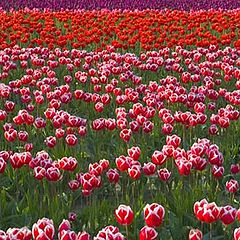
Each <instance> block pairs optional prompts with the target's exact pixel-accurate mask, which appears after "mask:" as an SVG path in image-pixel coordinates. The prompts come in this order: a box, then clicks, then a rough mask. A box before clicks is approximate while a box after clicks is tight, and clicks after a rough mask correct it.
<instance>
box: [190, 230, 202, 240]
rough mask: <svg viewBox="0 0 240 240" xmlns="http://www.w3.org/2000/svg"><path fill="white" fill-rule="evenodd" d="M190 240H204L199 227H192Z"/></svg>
mask: <svg viewBox="0 0 240 240" xmlns="http://www.w3.org/2000/svg"><path fill="white" fill-rule="evenodd" d="M188 239H189V240H202V239H203V234H202V232H201V231H200V230H199V229H191V230H190V232H189V235H188Z"/></svg>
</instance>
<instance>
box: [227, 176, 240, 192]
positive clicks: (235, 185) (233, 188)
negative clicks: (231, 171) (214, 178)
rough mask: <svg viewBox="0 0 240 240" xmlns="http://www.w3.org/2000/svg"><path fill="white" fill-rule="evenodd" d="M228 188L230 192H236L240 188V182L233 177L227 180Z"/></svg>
mask: <svg viewBox="0 0 240 240" xmlns="http://www.w3.org/2000/svg"><path fill="white" fill-rule="evenodd" d="M226 189H227V191H228V192H231V193H236V192H237V191H238V189H239V183H238V181H237V180H234V179H231V180H230V181H227V182H226Z"/></svg>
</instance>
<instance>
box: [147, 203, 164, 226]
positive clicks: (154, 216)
mask: <svg viewBox="0 0 240 240" xmlns="http://www.w3.org/2000/svg"><path fill="white" fill-rule="evenodd" d="M164 215H165V210H164V208H163V206H162V205H160V204H157V203H152V204H147V205H146V206H145V207H144V219H145V222H146V224H147V226H148V227H154V228H156V227H159V226H160V225H161V224H162V222H163V218H164Z"/></svg>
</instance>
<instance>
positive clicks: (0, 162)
mask: <svg viewBox="0 0 240 240" xmlns="http://www.w3.org/2000/svg"><path fill="white" fill-rule="evenodd" d="M6 167H7V163H6V161H5V160H4V159H3V158H2V157H0V173H3V172H4V171H5V169H6Z"/></svg>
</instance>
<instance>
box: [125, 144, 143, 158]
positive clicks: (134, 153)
mask: <svg viewBox="0 0 240 240" xmlns="http://www.w3.org/2000/svg"><path fill="white" fill-rule="evenodd" d="M127 151H128V156H129V157H131V158H132V159H133V160H135V161H136V160H138V159H139V157H140V154H141V149H140V148H139V147H131V148H130V149H128V150H127Z"/></svg>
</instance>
